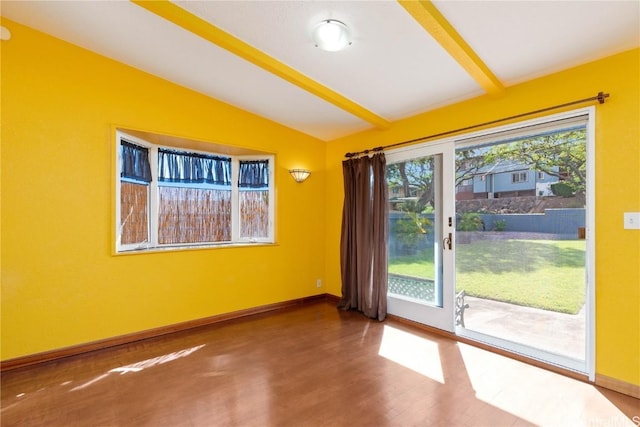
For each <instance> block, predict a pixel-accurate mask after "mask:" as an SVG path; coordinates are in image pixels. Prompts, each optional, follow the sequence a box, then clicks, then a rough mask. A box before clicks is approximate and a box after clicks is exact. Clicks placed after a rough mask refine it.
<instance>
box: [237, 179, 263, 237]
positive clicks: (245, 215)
mask: <svg viewBox="0 0 640 427" xmlns="http://www.w3.org/2000/svg"><path fill="white" fill-rule="evenodd" d="M240 237H242V238H258V237H269V191H268V190H260V191H241V192H240Z"/></svg>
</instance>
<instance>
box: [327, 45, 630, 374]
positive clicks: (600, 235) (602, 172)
mask: <svg viewBox="0 0 640 427" xmlns="http://www.w3.org/2000/svg"><path fill="white" fill-rule="evenodd" d="M639 86H640V50H637V49H636V50H633V51H629V52H626V53H622V54H619V55H615V56H612V57H609V58H606V59H603V60H600V61H597V62H593V63H589V64H586V65H583V66H580V67H577V68H574V69H571V70H567V71H564V72H561V73H557V74H553V75H550V76H547V77H544V78H540V79H536V80H533V81H530V82H527V83H524V84H520V85H517V86H513V87H510V88H508V90H507V92H506V94H505V95H504V96H502V97H500V98H491V97H489V96H483V97H480V98H476V99H473V100H470V101H466V102H462V103H458V104H455V105H452V106H449V107H446V108H441V109H439V110H436V111H433V112H430V113H426V114H422V115H419V116H415V117H412V118H410V119H406V120H402V121H399V122H396V123H393V125H392V127H391V128H390V129H389V130H387V131H378V130H372V131H367V132H362V133H359V134H357V135H353V136H350V137H347V138H343V139H340V140H336V141H332V142H331V143H330V144H329V145H328V149H327V164H326V175H327V184H326V188H327V191H328V192H327V247H326V250H327V255H326V262H327V270H326V277H327V283H328V284H329V287H328V291H329V292H331V293H334V294H336V295H340V269H339V262H340V256H339V241H340V221H341V211H342V197H343V192H342V169H341V161H342V160H343V155H344V153H345V152H349V151H359V150H362V149H367V148H373V147H378V146H380V145H386V144H391V143H395V142H399V141H406V140H411V139H414V138H419V137H421V136H424V135H429V134H435V133H439V132H444V131H449V130H452V129H458V128H461V127H465V126H470V125H475V124H478V123H483V122H486V121H490V120H495V119H499V118H501V117H508V116H512V115H516V114H519V113H523V112H527V111H532V110H537V109H541V108H544V107H547V106H550V105H556V104H562V103H565V102H570V101H573V100H575V99H583V98H588V97H590V96H595V95H596V94H597V93H598V92H600V91H604V92H609V93H610V94H611V98H609V99H608V100H607V102H606V103H605V104H604V105H600V106H598V107H597V111H596V152H595V156H596V208H595V209H596V372H597V373H598V374H600V375H606V376H610V377H613V378H616V379H619V380H622V381H626V382H629V383H632V384H636V385H640V230H624V229H623V212H629V211H635V212H637V211H640V142H639V141H640V87H639ZM574 108H577V107H574Z"/></svg>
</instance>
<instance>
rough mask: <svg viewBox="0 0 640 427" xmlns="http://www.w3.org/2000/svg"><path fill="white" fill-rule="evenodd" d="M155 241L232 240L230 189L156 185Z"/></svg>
mask: <svg viewBox="0 0 640 427" xmlns="http://www.w3.org/2000/svg"><path fill="white" fill-rule="evenodd" d="M158 193H159V212H158V216H159V218H158V243H160V244H176V243H204V242H224V241H230V240H231V191H230V190H212V189H203V188H183V187H159V188H158Z"/></svg>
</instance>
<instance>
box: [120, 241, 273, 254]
mask: <svg viewBox="0 0 640 427" xmlns="http://www.w3.org/2000/svg"><path fill="white" fill-rule="evenodd" d="M257 246H279V245H278V244H277V243H275V242H230V243H216V244H203V245H190V246H158V247H150V248H139V249H127V250H120V251H118V250H116V251H115V252H114V255H139V254H152V253H166V252H185V251H202V250H211V249H213V250H218V249H231V248H248V247H257Z"/></svg>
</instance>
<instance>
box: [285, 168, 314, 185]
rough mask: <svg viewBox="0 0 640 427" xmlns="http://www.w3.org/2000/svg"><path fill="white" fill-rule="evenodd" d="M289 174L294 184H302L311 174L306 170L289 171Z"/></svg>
mask: <svg viewBox="0 0 640 427" xmlns="http://www.w3.org/2000/svg"><path fill="white" fill-rule="evenodd" d="M289 173H290V174H291V176H292V177H293V179H295V180H296V182H304V180H305V179H307V178H309V175H311V172H309V171H308V170H306V169H291V170H289Z"/></svg>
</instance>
